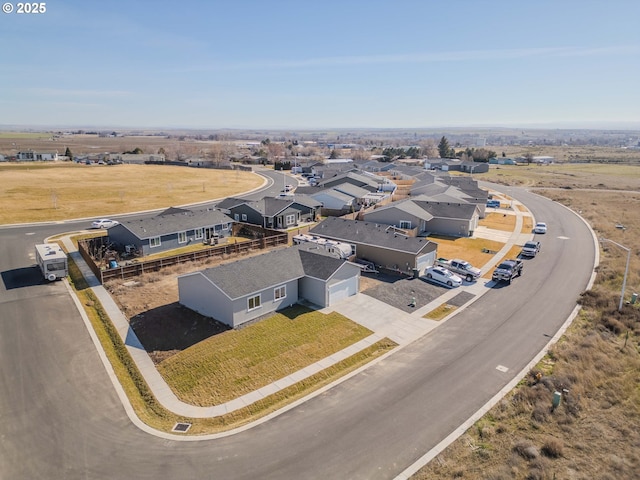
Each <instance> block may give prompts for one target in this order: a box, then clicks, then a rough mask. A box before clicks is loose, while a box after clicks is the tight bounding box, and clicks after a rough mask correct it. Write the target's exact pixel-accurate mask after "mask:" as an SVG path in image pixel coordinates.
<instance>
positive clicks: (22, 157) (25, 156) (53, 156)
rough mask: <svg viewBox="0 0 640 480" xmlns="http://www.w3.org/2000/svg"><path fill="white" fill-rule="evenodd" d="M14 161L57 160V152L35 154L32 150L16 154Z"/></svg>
mask: <svg viewBox="0 0 640 480" xmlns="http://www.w3.org/2000/svg"><path fill="white" fill-rule="evenodd" d="M16 160H17V161H19V162H47V161H55V160H58V152H36V151H34V150H26V151H24V152H18V153H17V154H16Z"/></svg>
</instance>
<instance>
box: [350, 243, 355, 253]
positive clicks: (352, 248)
mask: <svg viewBox="0 0 640 480" xmlns="http://www.w3.org/2000/svg"><path fill="white" fill-rule="evenodd" d="M355 254H356V246H355V245H354V244H353V243H352V244H351V255H355Z"/></svg>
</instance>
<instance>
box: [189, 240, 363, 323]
mask: <svg viewBox="0 0 640 480" xmlns="http://www.w3.org/2000/svg"><path fill="white" fill-rule="evenodd" d="M359 289H360V267H358V266H357V265H355V264H353V263H350V262H348V261H345V260H341V259H339V258H336V257H335V256H333V255H332V254H330V253H329V252H328V251H326V250H322V249H318V248H317V247H316V248H313V246H310V245H298V246H294V247H287V248H283V249H280V250H275V251H272V252H269V253H264V254H262V255H256V256H254V257H250V258H244V259H241V260H237V261H235V262H231V263H227V264H223V265H218V266H216V267H212V268H208V269H206V270H201V271H198V272H194V273H188V274H185V275H180V276H179V277H178V293H179V302H180V304H181V305H184V306H185V307H187V308H190V309H191V310H194V311H196V312H198V313H200V314H202V315H205V316H207V317H212V318H215V319H216V320H218V321H220V322H222V323H224V324H226V325H229V326H231V327H233V328H236V327H238V326H240V325H242V324H244V323H246V322H249V321H251V320H253V319H256V318H258V317H261V316H263V315H265V314H268V313H271V312H275V311H277V310H281V309H283V308H286V307H289V306H291V305H293V304H295V303H297V302H299V301H300V300H306V301H309V302H311V303H313V304H316V305H318V306H320V307H328V306H330V305H333V304H335V303H336V302H338V301H340V300H343V299H345V298H347V297H349V296H352V295H355V294H357V293H358V291H359Z"/></svg>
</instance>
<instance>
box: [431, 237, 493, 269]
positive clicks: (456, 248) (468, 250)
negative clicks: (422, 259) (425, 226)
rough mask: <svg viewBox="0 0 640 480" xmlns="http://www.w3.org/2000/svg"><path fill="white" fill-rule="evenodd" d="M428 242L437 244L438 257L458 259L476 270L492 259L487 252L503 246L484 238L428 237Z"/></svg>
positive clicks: (491, 255)
mask: <svg viewBox="0 0 640 480" xmlns="http://www.w3.org/2000/svg"><path fill="white" fill-rule="evenodd" d="M429 240H432V241H433V242H435V243H437V244H438V257H444V258H449V259H451V258H460V259H462V260H466V261H467V262H469V263H470V264H471V265H473V266H474V267H478V268H482V266H483V265H484V264H485V263H487V262H488V261H489V260H491V258H493V254H491V253H487V251H489V252H497V251H499V250H500V249H501V248H502V247H503V246H504V243H502V242H496V241H494V240H487V239H484V238H468V237H463V238H453V237H444V236H442V235H430V236H429Z"/></svg>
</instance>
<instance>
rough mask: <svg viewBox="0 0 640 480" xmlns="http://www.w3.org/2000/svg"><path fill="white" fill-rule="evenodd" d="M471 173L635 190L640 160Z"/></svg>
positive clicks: (537, 183) (533, 183) (515, 181)
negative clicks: (627, 163)
mask: <svg viewBox="0 0 640 480" xmlns="http://www.w3.org/2000/svg"><path fill="white" fill-rule="evenodd" d="M474 177H476V178H478V179H479V180H487V181H492V182H494V183H499V184H502V185H515V186H524V187H547V188H565V189H573V188H580V189H586V188H589V189H598V190H636V191H638V189H639V188H640V185H638V184H639V183H640V182H639V181H638V178H639V177H640V164H638V165H606V164H595V163H594V164H579V163H572V164H564V165H560V164H554V165H539V166H538V165H529V166H526V165H517V166H516V165H491V168H490V170H489V172H488V173H482V174H478V175H474Z"/></svg>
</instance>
